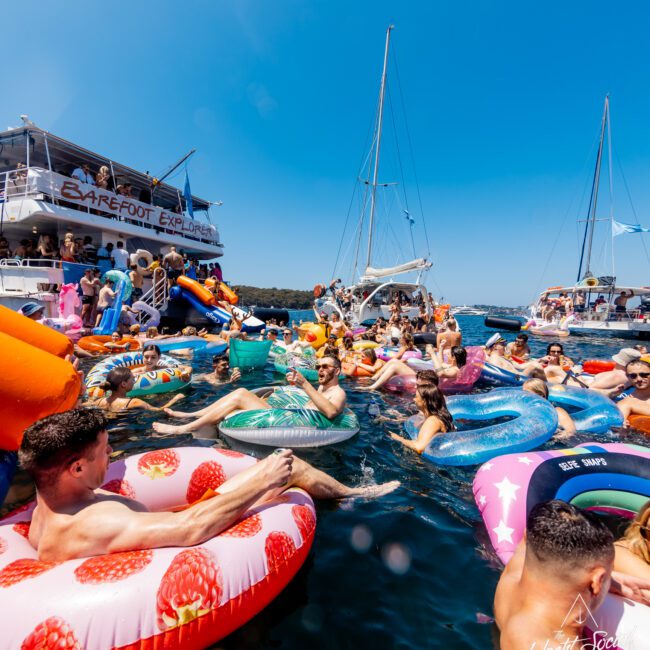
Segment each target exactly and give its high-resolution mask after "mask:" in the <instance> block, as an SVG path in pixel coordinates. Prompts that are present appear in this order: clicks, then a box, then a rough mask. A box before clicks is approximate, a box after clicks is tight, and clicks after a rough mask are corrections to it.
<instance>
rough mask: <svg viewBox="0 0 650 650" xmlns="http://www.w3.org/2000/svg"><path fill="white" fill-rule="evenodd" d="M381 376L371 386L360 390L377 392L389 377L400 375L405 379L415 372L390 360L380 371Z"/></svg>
mask: <svg viewBox="0 0 650 650" xmlns="http://www.w3.org/2000/svg"><path fill="white" fill-rule="evenodd" d="M380 372H381V375H380V376H379V378H378V379H377V381H375V383H374V384H372V385H371V386H364V387H363V388H361V390H377V388H379V387H380V386H383V385H384V384H385V383H386V382H387V381H388V380H389V379H390V378H391V377H394V376H395V375H402V376H405V377H409V376H414V375H415V374H416V373H415V370H413V368H409V366H407V365H406V364H405V363H404V362H403V361H398V360H397V359H392V360H391V361H390V362H389V363H387V364H386V365H385V366H384V367H383V368H382V369H381V371H380Z"/></svg>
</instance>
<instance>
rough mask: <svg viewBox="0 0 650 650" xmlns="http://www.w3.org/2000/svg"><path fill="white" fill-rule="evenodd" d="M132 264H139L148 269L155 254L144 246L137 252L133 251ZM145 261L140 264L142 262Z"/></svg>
mask: <svg viewBox="0 0 650 650" xmlns="http://www.w3.org/2000/svg"><path fill="white" fill-rule="evenodd" d="M130 259H131V264H137V265H138V266H139V267H140V268H142V269H148V268H149V267H150V266H151V265H152V264H153V255H152V254H151V253H150V252H149V251H148V250H145V249H144V248H138V250H136V251H135V253H131V258H130ZM141 261H142V262H144V263H143V264H140V262H141Z"/></svg>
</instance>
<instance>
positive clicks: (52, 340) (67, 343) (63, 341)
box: [0, 305, 74, 359]
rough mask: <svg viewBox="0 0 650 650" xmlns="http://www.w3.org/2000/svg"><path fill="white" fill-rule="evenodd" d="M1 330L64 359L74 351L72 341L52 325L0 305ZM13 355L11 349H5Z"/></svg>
mask: <svg viewBox="0 0 650 650" xmlns="http://www.w3.org/2000/svg"><path fill="white" fill-rule="evenodd" d="M0 332H3V333H4V334H8V335H9V336H13V337H15V338H17V339H20V340H21V341H24V342H25V343H29V344H30V345H34V346H36V347H37V348H40V349H41V350H43V351H45V352H49V353H50V354H54V355H55V356H57V357H61V358H62V359H64V358H65V357H66V355H68V354H72V353H73V352H74V345H73V343H72V341H71V340H70V339H69V338H68V337H67V336H65V335H64V334H61V332H57V331H55V330H53V329H51V328H50V327H46V326H45V325H41V324H40V323H36V322H35V321H33V320H31V319H30V318H27V317H26V316H23V315H22V314H19V313H18V312H15V311H13V310H11V309H8V308H7V307H3V306H2V305H0ZM5 352H6V354H8V355H9V356H11V354H12V353H11V350H5Z"/></svg>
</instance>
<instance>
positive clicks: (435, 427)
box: [390, 417, 442, 454]
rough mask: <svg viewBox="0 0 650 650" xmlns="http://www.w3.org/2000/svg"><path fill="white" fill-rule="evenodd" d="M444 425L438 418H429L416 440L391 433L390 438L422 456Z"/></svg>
mask: <svg viewBox="0 0 650 650" xmlns="http://www.w3.org/2000/svg"><path fill="white" fill-rule="evenodd" d="M441 429H442V425H441V423H440V420H439V419H438V418H436V417H430V418H427V419H426V421H425V422H424V424H423V425H422V427H420V432H419V433H418V437H417V439H416V440H410V439H409V438H404V437H403V436H400V435H398V434H397V433H391V434H390V437H391V438H392V439H393V440H397V442H401V443H402V444H403V445H404V446H405V447H408V448H409V449H412V450H413V451H417V452H418V454H421V453H422V452H423V451H424V450H425V449H426V448H427V445H428V444H429V443H430V442H431V441H432V440H433V438H434V437H435V436H436V435H437V434H438V433H440V432H441Z"/></svg>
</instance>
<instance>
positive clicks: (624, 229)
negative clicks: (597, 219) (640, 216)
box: [612, 219, 650, 237]
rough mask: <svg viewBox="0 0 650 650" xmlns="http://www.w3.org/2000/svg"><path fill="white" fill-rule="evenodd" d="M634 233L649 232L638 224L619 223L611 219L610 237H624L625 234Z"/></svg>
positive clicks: (648, 229) (649, 230) (649, 229)
mask: <svg viewBox="0 0 650 650" xmlns="http://www.w3.org/2000/svg"><path fill="white" fill-rule="evenodd" d="M634 232H650V228H643V227H642V226H640V225H639V224H638V223H636V224H634V223H621V222H620V221H614V219H612V236H613V237H617V236H618V235H625V234H626V233H634Z"/></svg>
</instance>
